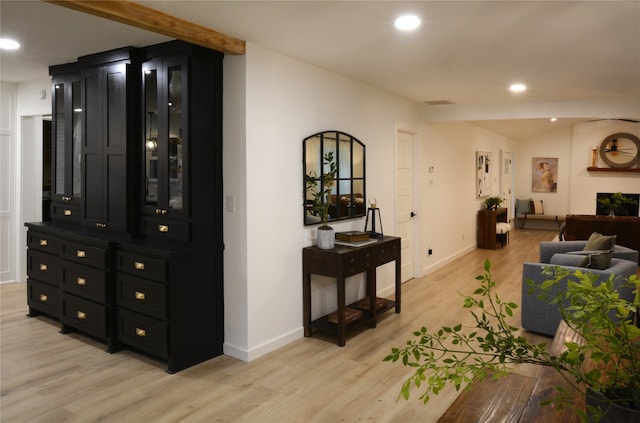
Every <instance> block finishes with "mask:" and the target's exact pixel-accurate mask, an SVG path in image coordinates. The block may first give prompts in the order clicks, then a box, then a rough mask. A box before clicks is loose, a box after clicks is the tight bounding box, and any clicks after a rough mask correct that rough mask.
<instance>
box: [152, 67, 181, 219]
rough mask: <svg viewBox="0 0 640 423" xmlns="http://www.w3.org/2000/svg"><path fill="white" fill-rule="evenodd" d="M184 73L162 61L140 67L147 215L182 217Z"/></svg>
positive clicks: (179, 68)
mask: <svg viewBox="0 0 640 423" xmlns="http://www.w3.org/2000/svg"><path fill="white" fill-rule="evenodd" d="M186 73H187V72H186V71H184V69H183V65H182V64H175V63H174V64H172V63H167V62H165V61H162V60H152V61H150V62H147V63H145V64H144V65H143V78H144V79H143V88H144V116H145V123H144V125H145V129H144V139H143V143H144V176H145V181H144V183H145V188H144V191H145V196H144V198H145V203H144V204H145V206H148V208H149V210H147V212H148V213H155V214H161V215H165V214H168V215H170V216H178V215H180V214H182V213H184V201H183V200H184V193H183V191H184V184H185V181H184V172H185V171H184V163H183V160H184V155H185V154H186V151H185V150H184V149H183V147H184V145H185V144H186V140H185V139H184V137H185V136H186V131H185V130H184V126H185V113H184V112H185V111H184V110H183V108H184V103H185V98H186V97H185V92H184V90H183V88H185V89H186V76H187V75H186Z"/></svg>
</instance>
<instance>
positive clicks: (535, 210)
mask: <svg viewBox="0 0 640 423" xmlns="http://www.w3.org/2000/svg"><path fill="white" fill-rule="evenodd" d="M529 209H530V210H529V213H530V214H544V207H543V206H542V200H531V201H530V202H529Z"/></svg>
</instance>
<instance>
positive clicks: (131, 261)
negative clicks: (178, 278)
mask: <svg viewBox="0 0 640 423" xmlns="http://www.w3.org/2000/svg"><path fill="white" fill-rule="evenodd" d="M116 269H117V270H118V271H120V272H127V273H129V274H132V275H135V276H140V277H143V278H148V279H153V280H156V281H163V282H164V281H165V280H166V279H167V262H166V261H165V260H162V259H158V258H154V257H148V256H143V255H140V254H134V253H127V252H123V251H118V252H117V253H116Z"/></svg>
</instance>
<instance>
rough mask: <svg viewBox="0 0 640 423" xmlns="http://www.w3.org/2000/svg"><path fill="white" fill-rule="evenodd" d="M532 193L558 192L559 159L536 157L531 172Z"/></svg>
mask: <svg viewBox="0 0 640 423" xmlns="http://www.w3.org/2000/svg"><path fill="white" fill-rule="evenodd" d="M531 191H532V192H558V158H557V157H534V158H533V164H532V172H531Z"/></svg>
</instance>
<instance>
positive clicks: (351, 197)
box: [302, 130, 367, 226]
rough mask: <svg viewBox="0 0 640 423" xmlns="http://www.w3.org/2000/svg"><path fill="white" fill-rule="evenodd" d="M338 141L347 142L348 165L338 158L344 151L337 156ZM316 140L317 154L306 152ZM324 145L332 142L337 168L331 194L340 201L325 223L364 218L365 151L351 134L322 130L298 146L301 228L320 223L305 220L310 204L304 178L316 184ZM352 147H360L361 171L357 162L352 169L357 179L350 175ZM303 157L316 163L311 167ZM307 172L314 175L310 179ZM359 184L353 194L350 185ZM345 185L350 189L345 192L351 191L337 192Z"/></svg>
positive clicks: (327, 149)
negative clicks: (360, 186)
mask: <svg viewBox="0 0 640 423" xmlns="http://www.w3.org/2000/svg"><path fill="white" fill-rule="evenodd" d="M338 140H339V141H348V142H349V148H348V151H349V153H348V155H349V157H348V166H347V165H346V164H345V163H344V159H343V158H342V157H341V156H342V155H343V154H344V152H342V153H341V151H343V150H342V149H340V148H338V145H337V143H338ZM318 141H319V144H320V145H319V149H318V151H317V153H313V152H310V149H311V148H313V147H312V142H318ZM325 142H335V143H336V148H335V150H333V151H334V154H335V157H336V163H337V164H338V166H337V168H338V173H337V176H336V185H335V187H334V188H333V191H332V196H334V195H335V198H336V199H338V198H340V199H341V200H340V201H339V204H334V205H333V206H332V209H331V211H332V212H333V213H332V214H330V216H329V219H328V222H335V221H339V220H346V219H355V218H360V217H364V216H365V215H366V213H367V207H366V198H367V195H366V187H367V184H366V170H367V169H366V151H367V149H366V146H365V145H364V143H363V142H362V141H360V140H358V139H357V138H356V137H354V136H353V135H350V134H347V133H346V132H342V131H335V130H334V131H322V132H318V133H317V134H313V135H311V136H308V137H307V138H305V139H304V140H303V145H302V167H303V169H302V172H303V173H302V192H303V196H302V198H303V204H302V213H303V215H302V221H303V223H304V225H305V226H311V225H317V224H320V223H321V222H320V220H319V218H313V219H309V217H310V215H309V211H310V204H309V199H308V198H307V179H309V177H312V178H314V179H316V180H318V181H320V180H321V178H322V176H324V170H325V166H324V165H323V164H322V163H323V160H322V158H323V157H324V156H325V154H326V153H327V152H328V151H331V149H330V148H325ZM354 147H356V148H357V147H361V148H362V172H360V166H359V164H357V163H356V165H357V166H358V168H357V169H355V170H357V171H358V172H357V173H356V175H358V176H354ZM316 148H317V147H316ZM307 154H312V155H313V157H315V158H316V161H317V163H316V165H315V166H314V165H313V163H310V162H309V161H308V157H307ZM315 170H319V171H320V174H319V175H316V174H315ZM310 172H314V174H313V176H309V174H310ZM360 173H361V174H362V176H359V175H360ZM360 182H361V183H362V192H361V193H360V192H353V191H354V186H355V185H356V184H357V183H360ZM345 186H347V187H351V189H349V191H351V192H344V193H343V192H341V187H345ZM360 194H361V196H360Z"/></svg>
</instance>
